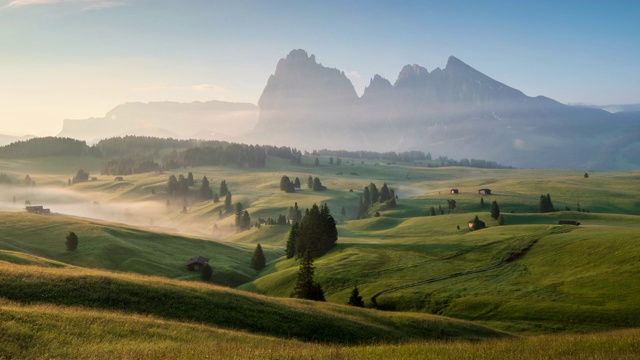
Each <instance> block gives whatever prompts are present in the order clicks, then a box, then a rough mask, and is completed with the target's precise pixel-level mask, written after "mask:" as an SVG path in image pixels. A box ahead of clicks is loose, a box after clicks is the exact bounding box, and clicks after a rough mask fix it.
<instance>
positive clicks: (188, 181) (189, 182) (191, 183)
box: [187, 172, 208, 186]
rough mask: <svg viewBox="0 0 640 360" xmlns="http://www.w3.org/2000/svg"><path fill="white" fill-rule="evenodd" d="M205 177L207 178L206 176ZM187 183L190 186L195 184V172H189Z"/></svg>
mask: <svg viewBox="0 0 640 360" xmlns="http://www.w3.org/2000/svg"><path fill="white" fill-rule="evenodd" d="M205 178H206V176H205ZM187 184H188V185H189V186H193V185H194V182H193V173H192V172H189V174H188V175H187ZM207 184H208V182H207Z"/></svg>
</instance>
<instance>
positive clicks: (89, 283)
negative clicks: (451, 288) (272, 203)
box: [0, 261, 507, 344]
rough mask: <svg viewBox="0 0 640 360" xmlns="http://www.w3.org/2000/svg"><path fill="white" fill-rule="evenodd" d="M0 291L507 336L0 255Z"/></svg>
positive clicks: (355, 327)
mask: <svg viewBox="0 0 640 360" xmlns="http://www.w3.org/2000/svg"><path fill="white" fill-rule="evenodd" d="M0 288H2V295H3V297H4V298H5V299H8V300H11V301H15V302H20V303H24V304H52V305H58V306H81V307H88V308H93V309H103V310H109V311H117V312H126V313H133V314H145V315H151V316H155V317H162V318H165V319H173V320H178V321H186V322H195V323H200V324H208V325H213V326H216V327H220V328H225V329H233V330H242V331H246V332H251V333H258V334H264V335H271V336H276V337H280V338H297V339H302V340H314V341H322V342H334V343H352V344H355V343H362V342H371V341H374V340H375V341H385V342H386V341H391V342H398V341H407V340H411V339H452V338H466V339H483V338H491V337H503V336H507V334H505V333H501V332H498V331H495V330H492V329H489V328H485V327H482V326H479V325H475V324H472V323H469V322H465V321H460V320H453V319H448V318H444V317H440V316H433V315H426V314H417V313H384V312H378V311H374V310H367V309H360V308H355V307H349V306H345V305H335V304H330V303H317V302H311V301H302V300H294V299H274V298H268V297H265V296H261V295H254V294H251V293H247V292H240V291H236V290H232V289H229V288H224V287H219V286H214V285H208V284H203V283H197V282H185V281H176V280H170V279H166V278H159V277H145V276H141V275H134V274H119V273H111V272H106V271H103V270H89V269H83V268H78V267H71V266H69V267H63V268H58V267H51V266H49V267H42V266H33V265H17V264H14V263H8V262H6V261H0Z"/></svg>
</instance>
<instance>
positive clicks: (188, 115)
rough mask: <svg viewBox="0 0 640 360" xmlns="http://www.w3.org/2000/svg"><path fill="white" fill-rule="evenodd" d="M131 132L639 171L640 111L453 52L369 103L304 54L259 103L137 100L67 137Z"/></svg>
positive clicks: (375, 89)
mask: <svg viewBox="0 0 640 360" xmlns="http://www.w3.org/2000/svg"><path fill="white" fill-rule="evenodd" d="M636 109H637V108H636V107H635V106H633V105H629V106H625V107H622V108H620V109H619V110H636ZM607 110H611V109H607ZM127 134H131V135H147V136H157V137H173V138H198V139H217V140H229V141H237V142H244V143H254V144H255V143H257V144H273V145H287V146H293V147H297V148H300V149H307V150H312V149H323V148H327V149H345V150H373V151H406V150H423V151H425V152H430V153H431V154H432V155H434V156H436V157H437V156H440V155H443V156H448V157H450V158H454V159H462V158H468V159H472V158H473V159H483V160H490V161H496V162H499V163H501V164H503V165H510V166H516V167H533V168H569V169H582V170H588V169H594V170H626V169H638V168H640V112H637V111H621V112H616V113H611V112H608V111H604V110H602V109H597V108H594V107H589V106H569V105H564V104H561V103H559V102H557V101H555V100H552V99H549V98H547V97H544V96H538V97H529V96H527V95H525V94H523V93H522V92H521V91H519V90H517V89H514V88H511V87H509V86H508V85H505V84H503V83H501V82H498V81H496V80H494V79H492V78H490V77H488V76H486V75H484V74H482V73H481V72H479V71H477V70H475V69H474V68H472V67H471V66H469V65H467V64H465V63H464V62H462V61H461V60H459V59H457V58H455V57H453V56H451V57H450V58H449V60H448V61H447V65H446V67H445V68H444V69H440V68H436V69H434V70H432V71H428V70H427V69H425V68H424V67H421V66H419V65H406V66H404V67H403V68H402V69H401V70H400V72H399V74H398V78H397V79H396V80H395V82H394V83H393V84H392V83H391V82H390V81H389V80H387V79H385V78H383V77H381V76H379V75H375V76H374V77H373V78H372V79H371V81H370V83H369V86H367V87H366V89H365V90H364V93H363V95H362V96H361V97H359V96H358V95H357V93H356V91H355V89H354V87H353V85H352V83H351V82H350V81H349V79H348V78H347V77H346V75H345V74H344V72H342V71H340V70H338V69H333V68H328V67H325V66H323V65H321V64H319V63H317V62H316V59H315V56H314V55H308V54H307V52H306V51H304V50H300V49H298V50H293V51H291V52H290V53H289V54H288V55H287V56H286V57H285V58H283V59H280V61H279V62H278V64H277V66H276V70H275V73H274V74H273V75H271V76H270V77H269V79H268V81H267V84H266V87H265V88H264V91H263V93H262V95H261V97H260V99H259V101H258V106H255V105H253V104H248V103H230V102H221V101H210V102H193V103H188V104H185V103H174V102H155V103H146V104H143V103H127V104H123V105H119V106H117V107H116V108H114V109H113V110H111V111H109V112H108V113H107V114H106V115H105V116H104V117H100V118H91V119H85V120H65V121H64V126H63V129H62V131H61V132H60V134H58V136H65V137H72V138H77V139H83V140H88V141H95V140H97V139H103V138H107V137H112V136H121V135H127Z"/></svg>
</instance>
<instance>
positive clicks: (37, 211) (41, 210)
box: [25, 205, 51, 215]
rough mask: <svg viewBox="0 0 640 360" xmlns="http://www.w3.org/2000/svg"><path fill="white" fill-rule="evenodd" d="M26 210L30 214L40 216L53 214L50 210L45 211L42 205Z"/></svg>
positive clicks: (29, 207)
mask: <svg viewBox="0 0 640 360" xmlns="http://www.w3.org/2000/svg"><path fill="white" fill-rule="evenodd" d="M25 209H26V210H27V212H28V213H30V214H38V215H49V214H51V210H50V209H45V208H44V207H43V206H42V205H35V206H27V207H26V208H25Z"/></svg>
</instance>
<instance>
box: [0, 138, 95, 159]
mask: <svg viewBox="0 0 640 360" xmlns="http://www.w3.org/2000/svg"><path fill="white" fill-rule="evenodd" d="M44 156H100V152H99V150H98V149H96V148H95V147H89V146H88V145H87V143H86V142H85V141H80V140H76V139H71V138H58V137H51V136H50V137H43V138H33V139H29V140H25V141H16V142H14V143H11V144H9V145H6V146H2V147H0V158H5V159H23V158H34V157H44Z"/></svg>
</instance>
